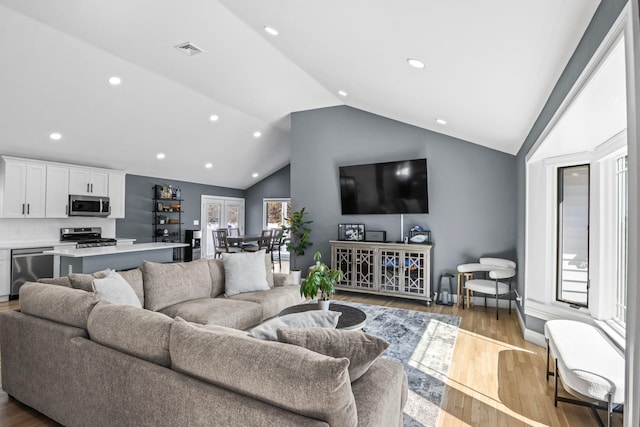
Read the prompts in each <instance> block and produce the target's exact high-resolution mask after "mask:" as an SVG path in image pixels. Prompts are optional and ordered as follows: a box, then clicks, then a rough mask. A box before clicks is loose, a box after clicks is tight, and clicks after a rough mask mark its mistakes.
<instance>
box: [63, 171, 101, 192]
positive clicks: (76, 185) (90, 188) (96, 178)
mask: <svg viewBox="0 0 640 427" xmlns="http://www.w3.org/2000/svg"><path fill="white" fill-rule="evenodd" d="M69 194H80V195H88V196H105V197H106V196H108V195H109V173H108V172H107V171H103V170H98V169H89V168H73V167H72V168H69Z"/></svg>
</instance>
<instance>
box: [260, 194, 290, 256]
mask: <svg viewBox="0 0 640 427" xmlns="http://www.w3.org/2000/svg"><path fill="white" fill-rule="evenodd" d="M290 212H291V199H263V201H262V228H263V229H272V228H282V227H283V226H284V225H286V224H287V218H288V217H289V214H290ZM280 253H281V255H282V258H288V257H289V252H287V246H286V245H282V247H281V249H280Z"/></svg>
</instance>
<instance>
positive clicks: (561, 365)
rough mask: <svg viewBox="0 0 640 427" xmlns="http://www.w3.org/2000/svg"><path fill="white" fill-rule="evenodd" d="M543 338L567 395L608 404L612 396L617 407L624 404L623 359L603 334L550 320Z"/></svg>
mask: <svg viewBox="0 0 640 427" xmlns="http://www.w3.org/2000/svg"><path fill="white" fill-rule="evenodd" d="M544 335H545V337H546V338H547V339H548V340H549V349H550V351H551V354H552V355H553V356H554V357H555V358H556V359H557V360H558V371H559V372H560V378H561V379H562V382H563V384H564V386H565V388H567V391H569V392H571V391H575V392H577V393H579V394H580V395H582V396H585V397H587V398H591V399H596V400H600V401H605V402H606V401H607V394H608V393H611V394H612V397H611V400H612V402H613V403H614V404H617V403H623V402H624V381H625V374H624V355H623V354H622V353H621V352H620V351H619V350H618V348H617V347H615V345H614V344H613V343H612V342H611V341H610V340H609V339H608V338H607V337H606V335H605V333H604V332H603V331H601V330H600V329H598V328H596V327H595V326H592V325H588V324H586V323H582V322H576V321H573V320H549V321H548V322H547V323H546V324H545V325H544Z"/></svg>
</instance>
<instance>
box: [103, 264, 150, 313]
mask: <svg viewBox="0 0 640 427" xmlns="http://www.w3.org/2000/svg"><path fill="white" fill-rule="evenodd" d="M93 290H94V292H95V293H96V294H97V295H98V296H99V297H100V299H101V300H103V301H108V302H110V303H113V304H119V305H131V306H134V307H138V308H142V304H140V300H139V299H138V296H137V295H136V293H135V292H134V291H133V288H132V287H131V285H129V283H128V282H127V281H126V280H124V278H123V277H122V276H121V275H119V274H118V273H116V272H115V271H110V272H109V274H107V276H106V277H105V278H103V279H93Z"/></svg>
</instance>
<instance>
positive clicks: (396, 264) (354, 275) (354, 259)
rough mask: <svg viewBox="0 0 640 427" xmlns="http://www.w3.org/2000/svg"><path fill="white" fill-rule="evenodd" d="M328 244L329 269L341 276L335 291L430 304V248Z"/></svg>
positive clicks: (423, 246) (365, 243)
mask: <svg viewBox="0 0 640 427" xmlns="http://www.w3.org/2000/svg"><path fill="white" fill-rule="evenodd" d="M330 243H331V268H334V269H340V270H341V271H342V272H343V274H344V276H343V278H342V281H341V282H340V283H339V285H338V286H337V287H336V288H337V289H342V290H345V291H354V292H366V293H371V294H378V295H390V296H397V297H404V298H413V299H419V300H424V301H425V302H426V304H427V305H431V245H429V244H403V243H379V242H351V241H349V242H347V241H339V240H332V241H331V242H330Z"/></svg>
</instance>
